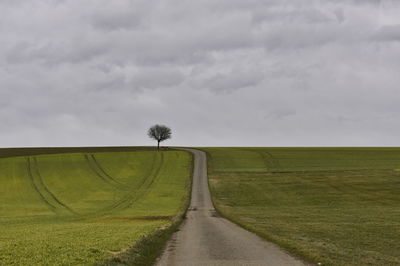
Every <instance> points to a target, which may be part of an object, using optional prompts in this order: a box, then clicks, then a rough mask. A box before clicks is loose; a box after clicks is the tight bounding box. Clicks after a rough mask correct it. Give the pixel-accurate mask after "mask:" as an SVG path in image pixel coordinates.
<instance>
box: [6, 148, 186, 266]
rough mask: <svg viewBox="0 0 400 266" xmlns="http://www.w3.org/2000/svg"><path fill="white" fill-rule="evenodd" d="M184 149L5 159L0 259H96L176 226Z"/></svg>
mask: <svg viewBox="0 0 400 266" xmlns="http://www.w3.org/2000/svg"><path fill="white" fill-rule="evenodd" d="M190 171H191V157H190V155H189V154H188V153H186V152H181V151H154V150H153V151H151V150H138V151H130V152H99V153H83V152H81V153H71V154H68V153H65V154H54V155H37V156H34V155H30V156H27V157H12V158H3V159H0V202H1V205H0V265H76V264H81V265H82V264H83V265H90V264H93V263H98V262H101V261H102V260H104V259H107V258H109V257H112V256H113V254H116V252H119V251H121V250H124V249H126V248H128V247H130V246H132V245H133V244H134V243H135V241H137V240H138V239H139V238H140V237H142V236H144V235H147V234H149V233H151V232H153V231H154V230H156V229H157V228H160V227H165V226H168V225H170V224H171V219H172V217H174V216H175V215H176V214H177V213H178V211H180V210H182V208H183V204H184V201H185V198H186V197H188V185H189V183H190V182H189V180H190V175H191V172H190Z"/></svg>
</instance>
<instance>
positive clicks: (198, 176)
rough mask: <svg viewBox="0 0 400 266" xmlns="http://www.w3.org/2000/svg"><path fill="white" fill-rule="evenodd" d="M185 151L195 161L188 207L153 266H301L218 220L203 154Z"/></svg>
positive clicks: (274, 247) (274, 249)
mask: <svg viewBox="0 0 400 266" xmlns="http://www.w3.org/2000/svg"><path fill="white" fill-rule="evenodd" d="M187 151H190V152H192V153H193V154H194V158H195V164H194V175H193V187H192V199H191V204H190V208H189V211H188V213H187V219H186V220H185V222H184V223H183V225H182V226H181V228H180V230H179V231H178V232H176V233H175V234H174V235H173V236H172V238H171V240H170V241H169V242H168V244H167V247H166V249H165V250H164V253H163V254H162V256H161V258H160V259H159V260H158V262H157V263H156V265H163V266H164V265H174V266H175V265H184V266H192V265H193V266H195V265H204V266H205V265H207V266H213V265H249V266H250V265H252V266H253V265H274V266H284V265H304V264H303V263H302V262H301V261H299V260H297V259H295V258H293V257H291V256H290V255H288V254H287V253H285V252H284V251H282V250H281V249H279V248H278V247H277V246H275V245H274V244H271V243H268V242H266V241H264V240H262V239H261V238H259V237H258V236H256V235H254V234H252V233H250V232H248V231H246V230H244V229H242V228H240V227H238V226H237V225H235V224H233V223H231V222H229V221H228V220H226V219H224V218H222V217H219V216H218V214H217V213H216V211H215V209H214V206H213V204H212V202H211V197H210V191H209V189H208V180H207V161H206V155H205V153H204V152H202V151H199V150H192V149H187Z"/></svg>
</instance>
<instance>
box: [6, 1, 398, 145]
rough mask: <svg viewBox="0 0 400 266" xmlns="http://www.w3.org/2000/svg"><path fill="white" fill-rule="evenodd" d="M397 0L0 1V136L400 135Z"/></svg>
mask: <svg viewBox="0 0 400 266" xmlns="http://www.w3.org/2000/svg"><path fill="white" fill-rule="evenodd" d="M398 14H400V3H399V2H398V1H395V0H370V1H365V0H363V1H361V0H320V1H318V0H317V1H309V0H298V1H292V0H290V1H289V0H267V1H265V0H263V1H261V0H248V1H242V0H221V1H211V0H206V1H177V0H170V1H158V0H156V1H144V0H143V1H142V0H140V1H139V0H129V1H128V0H118V1H107V0H96V1H95V0H83V1H82V0H68V1H63V0H35V1H33V0H32V1H20V0H18V1H17V0H12V1H11V0H10V1H5V0H3V1H0V36H1V38H0V103H1V104H0V110H1V111H0V121H1V124H2V127H1V130H0V146H2V147H10V146H56V145H58V146H63V145H72V146H74V145H149V144H152V142H151V141H150V140H148V138H147V136H146V130H147V128H148V127H149V126H151V125H152V124H155V123H163V124H167V125H170V126H171V127H172V130H173V139H172V140H171V141H169V142H168V143H169V144H171V145H193V146H195V145H198V146H255V145H256V146H334V145H342V146H343V145H350V146H359V145H374V146H377V145H378V146H379V145H382V146H386V145H392V146H399V145H400V140H399V138H398V135H399V133H400V123H399V119H398V114H399V112H400V105H399V104H398V103H399V100H400V87H399V84H400V75H399V73H400V72H399V69H400V17H399V16H398Z"/></svg>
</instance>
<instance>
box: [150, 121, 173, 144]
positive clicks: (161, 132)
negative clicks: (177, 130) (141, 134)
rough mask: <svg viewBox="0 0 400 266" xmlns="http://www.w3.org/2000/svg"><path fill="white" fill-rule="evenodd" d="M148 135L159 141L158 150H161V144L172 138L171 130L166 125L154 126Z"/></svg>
mask: <svg viewBox="0 0 400 266" xmlns="http://www.w3.org/2000/svg"><path fill="white" fill-rule="evenodd" d="M147 135H148V136H149V137H150V138H152V139H155V140H157V149H160V142H161V141H164V140H166V139H170V138H171V129H170V128H169V127H167V126H164V125H154V126H152V127H151V128H149V131H147Z"/></svg>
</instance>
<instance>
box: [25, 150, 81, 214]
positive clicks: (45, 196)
mask: <svg viewBox="0 0 400 266" xmlns="http://www.w3.org/2000/svg"><path fill="white" fill-rule="evenodd" d="M26 162H27V169H28V176H29V178H30V180H31V182H32V187H33V188H34V190H35V191H36V192H37V193H38V194H39V196H40V197H41V198H42V200H43V202H44V203H45V204H46V205H47V206H49V207H50V209H51V210H52V211H54V212H55V213H57V214H59V213H60V212H61V211H62V210H66V211H68V212H70V213H73V214H75V212H74V211H73V210H72V209H71V208H69V207H68V206H67V205H65V204H64V203H63V202H61V201H60V200H59V199H58V198H57V197H56V196H55V195H54V194H53V193H52V192H51V191H50V190H49V189H48V188H47V186H46V184H45V183H44V182H43V178H42V176H41V174H40V172H39V168H38V165H37V160H36V158H34V157H27V159H26Z"/></svg>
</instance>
